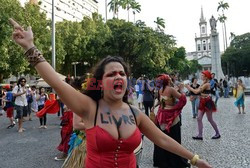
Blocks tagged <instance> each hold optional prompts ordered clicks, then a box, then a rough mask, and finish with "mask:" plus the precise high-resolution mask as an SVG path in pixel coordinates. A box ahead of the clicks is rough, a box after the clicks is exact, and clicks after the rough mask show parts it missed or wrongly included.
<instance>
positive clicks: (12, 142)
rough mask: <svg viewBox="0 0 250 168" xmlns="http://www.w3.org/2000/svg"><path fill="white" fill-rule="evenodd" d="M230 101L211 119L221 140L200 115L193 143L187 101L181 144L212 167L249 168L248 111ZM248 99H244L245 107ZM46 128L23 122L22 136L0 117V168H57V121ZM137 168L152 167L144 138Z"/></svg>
mask: <svg viewBox="0 0 250 168" xmlns="http://www.w3.org/2000/svg"><path fill="white" fill-rule="evenodd" d="M234 100H235V99H234V98H228V99H224V98H221V99H220V100H219V104H218V112H217V113H216V114H215V115H214V119H215V121H216V122H217V124H218V127H219V129H220V132H221V135H222V137H221V139H218V140H212V139H211V137H212V136H213V135H214V132H213V129H212V127H211V126H210V124H209V123H208V122H207V119H206V116H204V118H203V121H204V140H203V141H194V140H192V138H191V137H192V136H193V135H196V133H197V122H196V120H195V119H193V118H192V114H191V104H190V102H189V101H188V103H187V105H186V106H185V108H184V110H183V114H182V144H183V145H184V146H185V147H186V148H188V149H189V150H191V151H192V152H194V153H197V154H199V155H200V156H201V157H202V158H204V159H206V160H207V161H208V162H209V163H210V164H212V166H213V167H214V168H250V157H249V156H250V138H249V137H250V110H248V109H247V110H246V113H247V114H245V115H244V114H241V115H240V114H237V108H236V107H235V106H234V105H233V102H234ZM249 104H250V97H246V105H247V107H249ZM47 123H48V129H46V130H45V129H38V127H39V120H38V119H37V118H35V117H34V118H33V121H26V122H24V128H25V129H26V131H25V132H23V133H21V134H20V133H17V129H16V127H15V128H12V129H6V127H7V126H8V124H9V123H8V120H7V118H6V117H5V116H4V117H3V116H2V117H0V168H59V167H60V166H61V165H62V162H60V161H54V157H55V155H56V154H57V153H58V151H57V149H56V147H57V145H58V144H59V143H60V129H59V123H60V119H59V118H58V117H57V116H56V115H48V121H47ZM143 147H144V148H143V155H142V160H141V164H140V168H152V167H153V166H152V165H153V161H152V155H153V144H152V143H151V142H150V141H149V140H148V139H147V138H145V139H144V145H143Z"/></svg>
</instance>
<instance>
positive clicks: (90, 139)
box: [85, 105, 141, 168]
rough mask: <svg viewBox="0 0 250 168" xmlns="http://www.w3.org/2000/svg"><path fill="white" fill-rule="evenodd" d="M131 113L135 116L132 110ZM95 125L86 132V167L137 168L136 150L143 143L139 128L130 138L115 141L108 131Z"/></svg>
mask: <svg viewBox="0 0 250 168" xmlns="http://www.w3.org/2000/svg"><path fill="white" fill-rule="evenodd" d="M97 108H98V105H97ZM131 111H132V113H133V115H134V112H133V110H132V109H131ZM96 113H97V112H96ZM96 116H97V115H96ZM95 123H96V118H95ZM94 125H95V126H94V127H93V128H90V129H87V130H86V142H87V156H86V160H85V167H86V168H116V167H117V168H136V158H135V154H134V150H135V149H136V148H137V147H138V146H139V144H140V142H141V132H140V130H139V129H138V127H136V129H135V131H134V132H133V134H132V135H130V136H129V137H128V138H126V139H123V138H120V139H115V138H113V137H112V136H111V135H110V134H109V133H108V132H107V131H106V130H104V129H103V128H101V127H99V126H96V124H94Z"/></svg>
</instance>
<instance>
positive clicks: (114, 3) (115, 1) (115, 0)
mask: <svg viewBox="0 0 250 168" xmlns="http://www.w3.org/2000/svg"><path fill="white" fill-rule="evenodd" d="M108 6H110V7H109V11H112V12H113V17H114V18H115V16H117V18H118V11H119V7H120V1H119V0H111V1H110V2H109V3H108Z"/></svg>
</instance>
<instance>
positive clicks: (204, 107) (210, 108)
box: [186, 71, 221, 140]
mask: <svg viewBox="0 0 250 168" xmlns="http://www.w3.org/2000/svg"><path fill="white" fill-rule="evenodd" d="M201 78H202V80H203V84H202V85H201V86H200V87H199V88H198V89H194V88H192V87H191V86H189V85H186V88H187V89H188V90H190V91H192V92H193V93H195V94H198V93H200V94H201V95H200V105H199V111H198V117H197V121H198V135H197V136H194V137H193V139H195V140H203V123H202V118H203V116H204V114H205V113H206V115H207V120H208V121H209V122H210V124H211V125H212V127H213V129H214V131H215V135H214V136H213V137H212V139H219V138H220V137H221V136H220V133H219V129H218V127H217V124H216V123H215V121H214V120H213V112H215V111H216V107H215V104H214V102H213V100H212V97H211V89H210V83H209V80H211V79H212V74H211V72H210V71H203V72H202V75H201Z"/></svg>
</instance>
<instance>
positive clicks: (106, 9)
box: [105, 0, 108, 21]
mask: <svg viewBox="0 0 250 168" xmlns="http://www.w3.org/2000/svg"><path fill="white" fill-rule="evenodd" d="M105 20H106V21H107V20H108V4H107V0H105Z"/></svg>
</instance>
